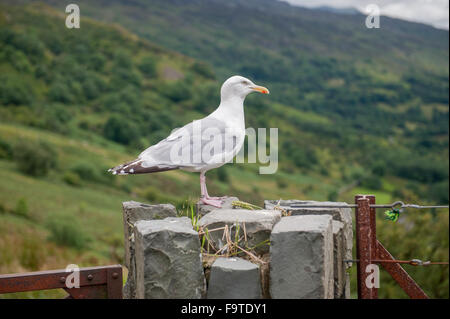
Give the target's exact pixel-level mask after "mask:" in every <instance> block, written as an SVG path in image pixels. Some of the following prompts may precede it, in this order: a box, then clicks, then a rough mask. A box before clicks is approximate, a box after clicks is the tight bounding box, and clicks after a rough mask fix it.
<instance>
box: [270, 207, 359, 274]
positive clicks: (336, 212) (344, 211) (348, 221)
mask: <svg viewBox="0 0 450 319" xmlns="http://www.w3.org/2000/svg"><path fill="white" fill-rule="evenodd" d="M278 203H279V206H281V207H282V208H284V209H286V210H288V211H290V212H291V216H298V215H331V216H332V217H333V219H334V220H337V221H340V222H342V223H344V228H343V233H342V236H343V241H344V247H345V251H344V258H345V259H352V249H353V227H352V209H351V208H347V207H344V206H346V205H348V204H347V203H344V202H317V201H304V200H297V199H289V200H281V201H279V200H265V201H264V208H265V209H273V208H274V207H275V206H276V205H277V204H278ZM293 203H296V204H301V205H337V206H343V207H342V208H292V207H291V206H290V205H291V204H293ZM346 266H347V265H346Z"/></svg>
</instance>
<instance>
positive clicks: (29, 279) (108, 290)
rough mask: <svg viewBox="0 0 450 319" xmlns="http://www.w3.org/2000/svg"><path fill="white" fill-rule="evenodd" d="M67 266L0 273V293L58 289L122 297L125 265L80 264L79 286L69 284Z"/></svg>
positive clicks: (77, 295)
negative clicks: (86, 265)
mask: <svg viewBox="0 0 450 319" xmlns="http://www.w3.org/2000/svg"><path fill="white" fill-rule="evenodd" d="M70 274H71V272H66V270H65V269H60V270H50V271H38V272H30V273H22V274H8V275H0V294H5V293H14V292H24V291H34V290H46V289H58V288H62V289H64V290H65V291H67V292H68V293H69V295H70V296H68V297H69V298H110V299H116V298H118V299H121V298H122V266H121V265H112V266H100V267H88V268H80V271H79V274H80V288H67V287H66V278H67V276H68V275H70Z"/></svg>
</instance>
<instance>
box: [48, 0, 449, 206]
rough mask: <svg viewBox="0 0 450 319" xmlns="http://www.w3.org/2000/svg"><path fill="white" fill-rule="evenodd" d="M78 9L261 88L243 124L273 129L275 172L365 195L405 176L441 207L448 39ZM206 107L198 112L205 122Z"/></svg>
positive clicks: (230, 7) (270, 2)
mask: <svg viewBox="0 0 450 319" xmlns="http://www.w3.org/2000/svg"><path fill="white" fill-rule="evenodd" d="M45 2H47V3H50V4H52V5H54V6H55V7H57V8H59V10H61V11H63V9H64V4H62V3H59V2H58V1H54V0H47V1H45ZM79 5H80V8H81V10H82V12H83V14H85V15H88V16H91V17H95V18H96V19H101V20H104V21H110V22H114V23H120V24H121V25H123V26H125V27H126V28H128V29H130V30H132V31H134V32H136V33H137V34H139V35H141V36H142V37H144V38H147V39H149V40H151V41H153V42H156V43H158V44H161V45H164V46H165V47H168V48H171V49H173V50H176V51H179V52H182V53H184V54H186V55H189V56H192V57H194V58H198V59H199V60H201V61H205V62H208V63H209V64H210V65H211V66H212V67H213V70H214V72H215V74H216V78H217V79H218V80H219V81H221V80H223V79H225V78H226V77H227V76H229V75H232V74H236V73H237V74H242V75H245V76H248V77H250V78H252V79H254V80H255V81H256V82H261V83H263V84H264V85H266V86H268V87H269V88H270V90H271V92H272V95H271V96H270V99H264V100H262V99H260V100H258V102H257V103H253V101H254V99H256V97H250V99H249V101H248V107H247V108H246V115H247V124H248V125H249V126H253V127H269V126H272V127H278V128H279V129H280V131H281V132H282V133H281V134H280V144H281V145H282V147H283V152H282V155H280V156H282V159H280V161H281V165H282V167H281V169H282V170H284V171H288V172H297V171H299V170H300V171H302V172H303V173H306V174H307V175H309V174H311V171H314V172H316V173H320V174H322V175H324V176H327V175H328V174H332V175H334V176H336V175H338V176H340V177H341V180H342V181H344V182H343V183H342V184H343V185H344V186H345V185H347V184H351V183H352V182H354V181H355V180H356V181H361V182H362V183H363V184H368V185H365V186H371V187H370V188H374V187H373V186H377V187H375V188H378V187H380V184H379V183H378V185H374V183H372V182H373V180H374V177H376V178H379V177H382V176H381V175H388V176H394V177H400V178H403V179H407V180H409V181H411V183H413V184H414V185H415V186H414V187H413V188H417V187H418V192H416V194H418V195H419V194H420V195H421V197H423V198H424V199H427V200H432V201H440V202H446V201H448V196H447V195H446V194H447V193H448V165H447V163H448V159H449V157H448V125H449V124H448V104H449V95H448V85H449V84H448V83H449V80H448V79H449V78H448V76H449V62H448V59H449V50H448V49H449V42H448V32H447V31H443V30H437V29H434V28H432V27H429V26H425V25H422V24H417V23H411V22H405V21H401V20H396V19H391V18H387V17H383V19H382V28H381V29H377V30H373V29H370V30H369V29H367V28H366V27H365V24H364V21H365V17H364V16H363V15H361V14H350V15H346V14H336V13H333V12H326V11H323V10H310V9H305V8H299V7H291V6H290V5H288V4H286V3H283V2H279V1H274V0H249V1H242V0H231V1H218V0H191V1H178V0H153V1H144V0H136V1H122V0H113V1H100V0H99V1H80V2H79ZM206 94H208V96H217V90H216V88H215V87H214V86H211V87H210V88H209V89H208V93H206ZM202 101H204V100H201V99H200V100H197V101H195V104H192V105H193V107H195V108H196V110H199V111H201V112H209V111H210V110H211V108H210V107H209V106H206V105H204V103H203V102H202ZM275 101H276V102H278V103H274V102H275ZM327 154H332V155H331V156H327ZM349 163H351V166H352V167H353V169H349ZM336 172H338V173H336ZM361 175H362V176H361ZM431 184H432V185H431ZM343 185H339V186H338V187H335V189H334V190H333V191H331V192H330V193H328V194H326V196H328V197H330V198H333V197H335V193H336V192H337V193H339V189H340V187H341V186H343ZM363 186H364V185H363Z"/></svg>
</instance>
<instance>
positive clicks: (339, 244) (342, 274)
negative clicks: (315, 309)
mask: <svg viewBox="0 0 450 319" xmlns="http://www.w3.org/2000/svg"><path fill="white" fill-rule="evenodd" d="M332 225H333V253H334V298H335V299H347V298H350V296H349V295H348V296H347V292H349V289H350V287H348V289H346V288H347V272H346V265H345V262H344V259H345V258H344V256H345V247H344V238H343V236H344V234H343V231H344V223H341V222H339V221H337V220H333V223H332Z"/></svg>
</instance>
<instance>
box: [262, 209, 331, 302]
mask: <svg viewBox="0 0 450 319" xmlns="http://www.w3.org/2000/svg"><path fill="white" fill-rule="evenodd" d="M333 268H334V267H333V229H332V217H331V216H329V215H304V216H289V217H283V218H281V220H280V222H278V223H277V224H276V225H275V227H274V228H273V231H272V235H271V246H270V293H271V296H272V298H275V299H282V298H289V299H322V298H325V299H332V298H333V297H334V280H333Z"/></svg>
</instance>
